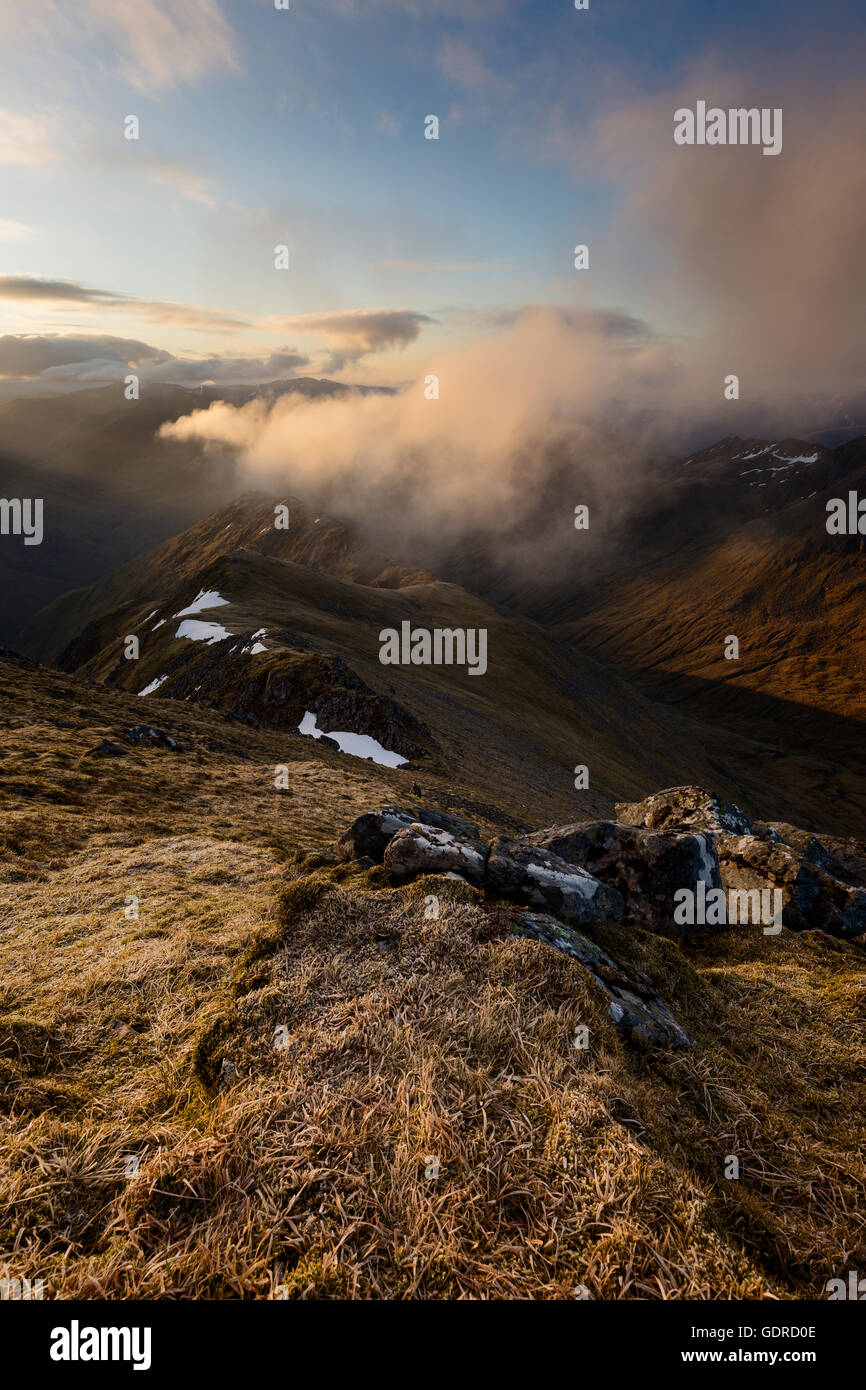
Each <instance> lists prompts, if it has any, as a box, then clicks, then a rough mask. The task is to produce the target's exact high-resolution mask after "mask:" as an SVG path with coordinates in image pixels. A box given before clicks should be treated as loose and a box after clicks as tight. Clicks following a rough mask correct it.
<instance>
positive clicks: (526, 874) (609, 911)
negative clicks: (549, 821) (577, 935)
mask: <svg viewBox="0 0 866 1390" xmlns="http://www.w3.org/2000/svg"><path fill="white" fill-rule="evenodd" d="M486 887H487V890H488V892H491V893H498V894H500V895H501V896H502V897H504V898H511V899H515V898H516V899H518V900H522V901H524V902H528V903H529V904H531V905H532V906H533V907H539V908H542V909H543V910H544V911H546V912H550V913H553V914H555V915H556V916H557V917H560V918H562V920H563V921H565V922H571V923H574V924H576V925H577V926H587V925H589V924H590V923H592V922H599V921H611V920H613V921H618V920H619V919H620V918H621V917H622V915H623V910H624V903H623V899H622V894H621V893H619V892H617V890H616V889H615V888H609V887H608V886H607V885H606V884H604V883H600V882H599V880H598V879H597V878H593V876H592V875H591V874H588V873H587V872H586V870H585V869H581V868H579V867H577V866H576V865H574V864H568V863H566V861H565V860H564V859H560V858H559V856H558V855H557V854H553V853H551V851H550V850H547V849H543V848H541V847H540V846H536V845H532V844H527V843H525V842H524V841H522V840H504V839H497V840H494V841H493V844H492V845H491V846H490V854H489V856H488V859H487V880H486Z"/></svg>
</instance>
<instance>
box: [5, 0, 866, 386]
mask: <svg viewBox="0 0 866 1390" xmlns="http://www.w3.org/2000/svg"><path fill="white" fill-rule="evenodd" d="M864 37H866V22H864V18H863V14H862V3H861V0H851V3H847V0H829V2H828V3H822V4H820V5H817V4H814V3H806V0H787V2H786V3H782V0H776V2H775V3H769V2H768V0H725V2H724V3H723V0H652V3H638V2H637V0H589V8H588V9H585V10H577V9H575V7H574V4H573V3H572V0H534V3H523V2H522V0H366V3H361V0H358V3H352V0H289V8H288V9H278V8H276V5H275V3H274V0H76V4H75V5H69V4H66V3H60V0H40V3H38V4H32V3H31V4H21V0H0V77H2V81H0V378H3V379H5V382H6V385H7V387H9V386H16V387H17V386H19V385H20V386H21V387H22V389H24V387H27V388H28V389H31V390H32V389H49V388H59V387H64V388H68V387H70V386H73V385H90V384H93V383H98V382H103V381H111V380H118V379H120V378H122V376H123V374H124V372H126V371H128V370H129V369H130V368H134V369H137V370H140V372H141V374H142V378H143V379H144V380H145V381H147V380H154V381H178V382H181V383H184V384H187V385H192V384H196V383H198V382H200V381H217V382H223V381H225V382H243V381H250V382H256V381H268V380H274V379H277V378H280V377H284V376H291V375H316V376H319V375H326V376H329V377H333V378H335V379H337V380H342V381H347V382H358V383H368V384H388V385H395V386H400V385H403V384H406V383H409V382H412V381H415V380H417V379H422V378H423V377H424V375H425V373H426V372H427V371H428V370H431V363H435V362H437V361H445V362H447V361H449V360H456V361H458V362H459V361H460V360H462V359H461V354H462V353H464V352H465V350H466V345H467V344H471V343H473V342H479V341H481V342H484V341H485V340H489V339H490V337H491V335H493V336H496V335H503V334H504V335H506V339H507V335H508V334H513V333H514V326H515V324H516V323H519V322H520V321H521V319H522V317H524V316H527V315H529V316H533V315H538V314H539V313H541V315H542V318H541V319H540V320H539V319H538V318H537V317H536V318H533V323H535V324H536V325H537V323H538V322H541V323H543V324H551V325H554V327H553V328H552V329H551V333H550V335H549V338H548V339H546V340H545V342H544V343H542V342H540V340H539V335H538V332H537V329H536V328H534V329H533V331H532V332H531V333H529V334H528V335H525V338H526V341H527V342H528V343H529V344H531V346H532V351H533V352H537V353H538V354H539V355H540V359H541V360H545V358H544V353H545V351H549V352H550V353H551V354H553V353H555V354H557V360H558V361H561V360H563V359H562V354H563V352H564V353H565V358H564V360H565V361H566V363H567V362H568V360H569V359H568V350H567V347H565V348H564V345H563V330H565V332H566V333H568V332H570V331H572V330H574V331H577V332H578V334H579V338H580V343H579V352H577V353H576V354H575V358H574V369H575V370H576V371H580V370H582V366H581V364H582V363H583V362H584V361H585V360H586V353H587V352H588V351H589V352H590V353H591V352H592V351H593V350H594V349H593V344H595V345H597V348H598V351H600V352H607V351H609V350H610V345H611V343H614V344H615V345H616V347H617V350H619V351H621V352H623V353H627V354H628V355H629V362H630V363H631V364H634V363H636V362H637V363H639V372H638V375H639V377H640V379H641V381H642V382H643V383H644V384H645V383H646V381H647V379H650V380H651V382H654V383H655V384H656V386H657V387H658V389H659V390H662V389H664V390H666V391H667V392H668V393H669V394H670V397H671V401H672V403H673V404H674V405H675V406H676V407H677V408H683V409H685V408H687V407H688V406H689V405H691V404H692V403H693V402H694V401H695V399H696V398H697V397H700V394H701V392H703V391H707V392H711V391H714V390H715V384H716V383H717V382H718V380H719V379H720V375H721V374H724V372H726V371H731V372H734V371H739V372H740V373H741V376H742V377H743V379H744V381H747V382H751V383H752V389H753V391H754V392H755V393H758V392H760V393H761V394H762V396H763V395H770V394H772V393H773V392H779V391H782V390H789V391H796V392H800V393H801V392H803V391H806V392H808V391H810V390H816V391H818V390H826V391H830V392H832V391H834V390H836V391H844V390H850V389H853V388H854V386H855V385H856V383H857V382H858V380H862V370H863V346H864V339H863V328H862V324H863V323H864V312H863V311H864V309H866V287H864V277H863V272H862V269H861V268H860V262H861V260H862V246H863V244H864V234H866V183H864V172H863V171H864V161H863V157H862V150H863V148H864V136H866V117H864V103H863V101H862V88H861V83H862V70H863V68H862V65H863V57H864V46H866V45H864ZM699 99H705V100H707V102H708V103H709V104H710V105H713V104H718V105H719V106H720V107H722V108H727V107H728V106H740V105H745V106H755V107H759V108H768V109H772V108H777V107H778V108H780V109H782V110H783V111H784V116H785V124H784V136H785V138H784V144H783V148H782V151H781V153H780V154H779V155H778V156H777V157H772V158H767V157H764V156H763V153H762V150H761V149H760V148H753V147H746V148H724V149H720V148H717V149H707V148H704V149H696V148H677V147H676V145H675V144H674V140H673V128H674V111H675V109H677V108H679V107H681V106H683V105H690V106H694V104H695V102H696V101H697V100H699ZM431 115H435V116H436V117H437V118H438V121H439V138H438V140H431V139H426V138H425V123H426V122H427V118H428V117H429V116H431ZM131 116H134V117H135V118H137V121H138V127H139V129H138V136H139V138H138V139H135V140H131V139H127V138H125V133H124V132H125V128H128V127H129V119H128V118H129V117H131ZM577 244H585V245H587V246H588V247H589V268H588V269H586V270H577V269H575V266H574V248H575V246H576V245H577ZM279 245H286V246H287V247H288V249H289V267H288V269H277V268H275V264H274V260H275V247H277V246H279ZM542 336H543V335H542ZM508 341H511V342H513V345H514V349H515V350H516V351H519V350H520V341H521V340H520V335H517V336H516V337H513V338H512V339H510V340H508ZM449 354H456V357H449ZM631 380H632V378H630V377H627V378H626V379H625V381H624V383H623V382H622V381H621V380H620V378H619V377H617V388H616V389H617V390H619V389H623V390H628V389H629V382H630V381H631Z"/></svg>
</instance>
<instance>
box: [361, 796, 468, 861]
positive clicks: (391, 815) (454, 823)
mask: <svg viewBox="0 0 866 1390" xmlns="http://www.w3.org/2000/svg"><path fill="white" fill-rule="evenodd" d="M410 825H429V826H431V827H432V828H434V829H436V830H447V831H449V832H450V833H451V834H452V835H456V836H457V837H458V839H463V840H477V839H478V828H477V826H475V825H473V824H472V822H471V821H468V820H464V819H463V817H462V816H452V815H449V814H448V813H447V812H445V811H436V810H434V809H432V808H428V807H422V808H421V809H419V810H418V811H411V810H409V809H407V808H405V807H402V806H386V807H385V808H384V810H381V811H370V812H368V814H367V815H364V816H359V817H358V819H357V820H356V821H353V823H352V824H351V825H350V826H349V829H348V830H347V831H346V833H345V835H343V836H342V837H341V838H340V839H339V840H338V841H337V853H338V854H339V855H340V857H341V858H343V859H372V860H373V862H374V863H375V864H381V863H382V860H383V858H384V855H385V849H386V848H387V846H388V844H389V842H390V841H391V840H392V839H393V838H394V836H395V835H396V834H397V832H398V831H399V830H407V829H408V828H409V826H410Z"/></svg>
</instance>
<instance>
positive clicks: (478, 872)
mask: <svg viewBox="0 0 866 1390" xmlns="http://www.w3.org/2000/svg"><path fill="white" fill-rule="evenodd" d="M484 859H485V849H484V846H483V845H482V844H481V842H480V841H479V840H459V839H458V838H457V836H456V835H452V834H451V832H450V830H437V829H435V828H434V827H433V826H431V825H411V826H409V827H408V828H407V829H406V830H398V832H397V834H396V835H395V836H394V837H393V839H391V840H390V841H389V842H388V845H387V848H386V849H385V856H384V861H383V862H384V865H385V868H386V869H387V870H388V871H389V873H391V874H393V875H394V877H395V878H396V879H400V880H403V881H405V880H406V879H410V878H417V877H418V876H419V875H421V874H448V873H453V874H460V875H461V877H462V878H465V879H466V881H467V882H468V883H474V884H475V885H476V887H479V888H480V887H482V886H483V884H484Z"/></svg>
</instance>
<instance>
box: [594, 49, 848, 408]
mask: <svg viewBox="0 0 866 1390" xmlns="http://www.w3.org/2000/svg"><path fill="white" fill-rule="evenodd" d="M756 92H757V93H760V97H759V98H756V97H755V95H754V94H755V93H756ZM698 99H702V100H705V101H706V102H707V104H708V106H713V105H718V106H721V107H724V108H728V107H740V106H746V107H750V106H754V105H760V106H767V107H770V108H776V107H778V108H781V109H782V110H783V135H784V140H783V148H782V152H781V154H780V155H779V156H777V157H776V158H772V159H767V158H764V157H763V155H762V152H761V150H760V149H758V148H753V147H750V146H725V147H713V148H707V147H703V148H702V147H699V146H692V147H688V146H676V145H675V144H674V141H673V127H674V111H675V109H677V108H678V107H681V106H682V107H691V108H692V109H694V105H695V102H696V101H697V100H698ZM864 145H866V104H864V102H863V94H862V82H861V80H860V77H859V74H858V75H857V77H856V78H851V79H846V78H845V77H844V75H843V74H840V75H838V77H837V78H836V80H835V81H834V82H831V83H829V84H826V83H823V82H821V81H819V80H818V77H817V75H815V74H813V73H811V72H810V71H809V70H808V69H807V68H805V67H801V66H799V65H789V66H788V67H787V68H786V67H784V66H782V65H781V64H780V65H779V67H778V69H777V70H774V72H773V74H772V75H767V74H766V73H765V74H762V75H760V76H758V75H756V74H754V73H749V72H746V71H728V70H719V69H717V68H715V67H708V68H704V69H702V70H700V71H699V72H696V73H694V74H693V75H692V76H691V78H690V79H689V80H688V81H687V82H685V83H684V84H683V86H682V87H681V88H680V89H679V90H678V91H676V92H670V93H667V94H665V95H664V96H659V95H657V96H654V97H652V98H649V99H643V100H634V101H631V102H629V103H626V104H625V105H623V106H622V107H621V108H620V109H619V110H618V111H616V112H615V113H612V114H609V115H608V116H606V117H605V118H604V119H603V120H602V121H601V122H600V124H599V127H598V130H597V133H596V143H595V149H596V157H597V161H598V165H599V167H600V168H602V169H604V170H606V171H607V173H608V174H609V175H610V176H611V177H612V178H614V179H616V180H617V181H618V182H619V184H620V187H621V188H622V189H623V190H624V191H625V194H626V201H625V208H624V212H623V215H622V216H621V218H620V227H621V228H624V227H627V228H628V232H629V241H628V242H627V243H624V244H623V246H622V247H621V252H622V253H625V252H627V251H629V250H630V251H631V253H632V255H634V256H635V257H636V258H637V257H640V256H645V255H646V253H647V250H648V249H650V250H651V253H652V256H653V258H654V264H653V282H654V292H655V294H656V295H657V296H658V297H659V298H660V299H661V298H662V297H663V298H664V299H665V300H666V301H667V302H668V303H669V304H672V305H676V304H679V305H681V306H687V307H686V308H685V312H686V313H687V314H688V316H689V318H690V319H691V322H692V324H693V325H695V326H698V325H700V328H701V356H702V358H703V361H704V365H705V368H706V372H707V390H708V391H709V390H712V389H717V390H720V389H721V388H720V386H719V382H720V380H721V378H722V376H723V375H725V374H727V373H735V374H737V375H738V376H739V377H740V382H741V396H743V395H745V394H748V396H749V398H750V399H752V400H755V399H757V398H762V399H772V400H776V401H777V402H781V401H783V400H785V399H788V400H789V401H791V402H793V401H795V400H796V398H797V396H798V394H799V393H801V392H806V391H810V390H811V391H814V390H815V389H816V388H817V387H819V386H827V385H832V386H833V387H834V388H835V389H836V390H837V391H841V390H846V389H849V388H851V387H853V386H855V385H857V384H859V379H860V376H861V373H860V366H861V364H862V362H863V360H864V352H866V276H864V274H863V247H864V245H866V165H864V161H863V153H862V152H863V148H864Z"/></svg>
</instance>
